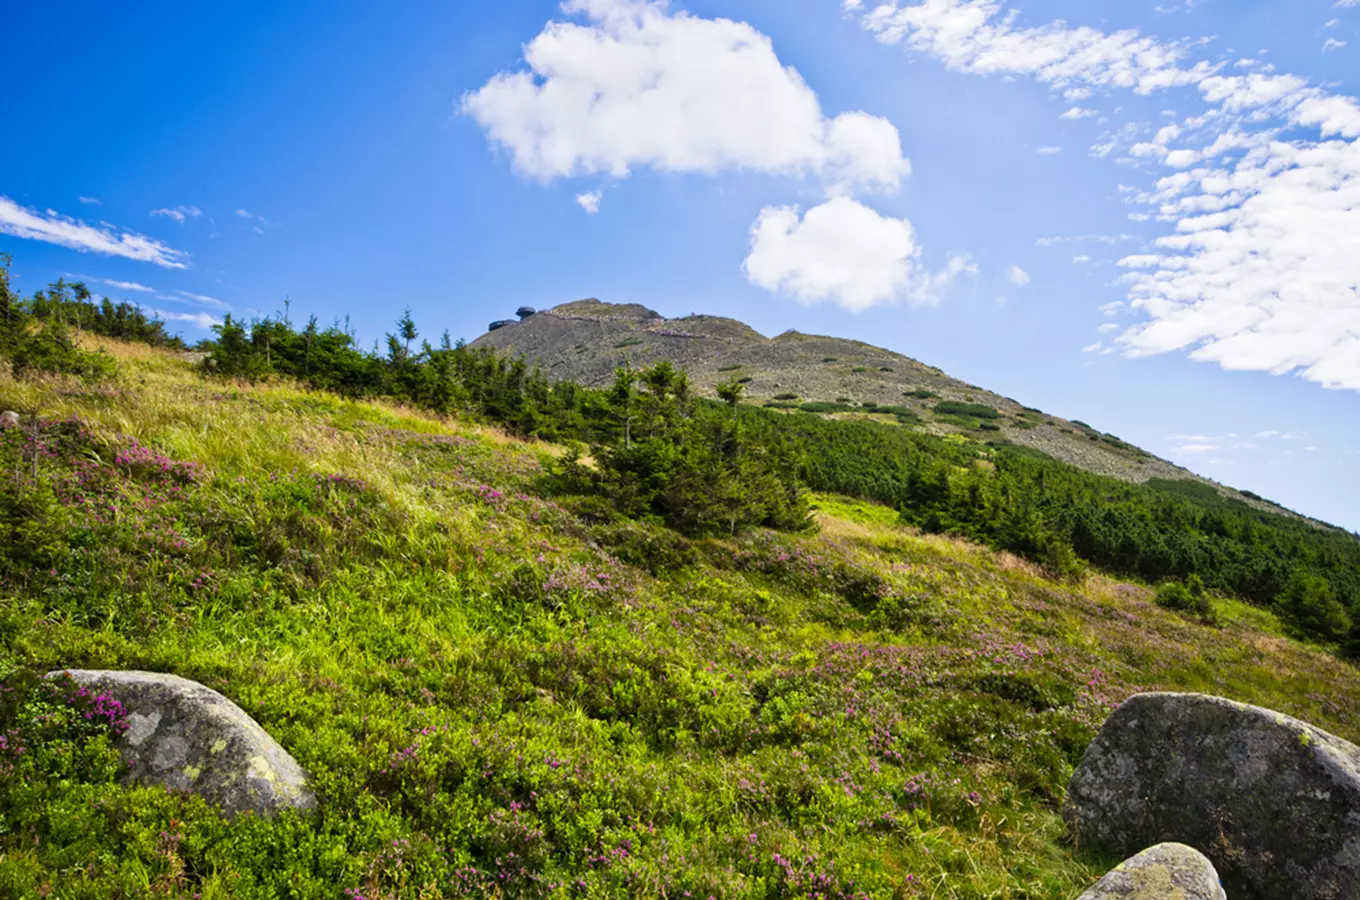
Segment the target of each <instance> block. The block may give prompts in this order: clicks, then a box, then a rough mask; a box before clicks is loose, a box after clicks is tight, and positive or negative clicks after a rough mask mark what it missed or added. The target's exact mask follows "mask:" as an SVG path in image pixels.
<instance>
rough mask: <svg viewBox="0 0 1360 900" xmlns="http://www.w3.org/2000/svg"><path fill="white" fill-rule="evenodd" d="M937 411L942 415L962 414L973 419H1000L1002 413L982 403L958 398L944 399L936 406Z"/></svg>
mask: <svg viewBox="0 0 1360 900" xmlns="http://www.w3.org/2000/svg"><path fill="white" fill-rule="evenodd" d="M934 410H935V412H937V413H939V414H940V415H942V416H960V417H963V418H972V419H999V418H1001V413H999V412H997V411H996V410H994V409H992V408H991V407H990V406H984V405H983V404H981V403H961V402H959V401H956V400H942V401H940V402H939V403H936V404H935V406H934Z"/></svg>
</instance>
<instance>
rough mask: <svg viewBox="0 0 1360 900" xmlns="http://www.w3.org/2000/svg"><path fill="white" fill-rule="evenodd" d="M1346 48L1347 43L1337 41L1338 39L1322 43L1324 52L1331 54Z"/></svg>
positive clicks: (1328, 39)
mask: <svg viewBox="0 0 1360 900" xmlns="http://www.w3.org/2000/svg"><path fill="white" fill-rule="evenodd" d="M1344 46H1346V42H1345V41H1341V40H1337V39H1336V38H1327V40H1325V41H1323V42H1322V52H1323V53H1331V52H1333V51H1335V50H1340V49H1341V48H1342V47H1344Z"/></svg>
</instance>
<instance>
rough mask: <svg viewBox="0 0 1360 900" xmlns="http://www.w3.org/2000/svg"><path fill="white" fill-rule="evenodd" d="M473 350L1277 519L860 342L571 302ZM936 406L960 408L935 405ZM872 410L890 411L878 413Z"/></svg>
mask: <svg viewBox="0 0 1360 900" xmlns="http://www.w3.org/2000/svg"><path fill="white" fill-rule="evenodd" d="M472 346H473V347H491V348H494V349H496V350H498V351H500V352H504V353H510V354H519V355H523V356H524V357H526V358H527V359H529V360H530V361H531V362H533V363H534V364H536V365H538V366H541V367H542V368H543V370H544V372H545V373H546V374H547V375H548V376H549V377H550V378H552V379H554V380H568V381H575V382H579V383H581V384H585V385H588V386H600V385H603V384H606V383H608V382H609V381H610V380H611V379H612V378H613V373H614V369H615V367H616V366H620V365H623V364H625V363H631V364H632V365H634V366H639V367H641V366H647V365H651V364H653V363H655V362H659V361H661V360H663V359H664V360H670V361H671V362H673V363H675V364H676V365H677V366H678V367H679V368H681V369H683V370H684V371H685V372H686V373H687V374H688V375H689V376H690V379H691V381H692V382H693V383H694V384H695V385H696V386H697V387H698V388H699V389H700V391H701V392H703V393H706V394H708V395H712V394H713V392H714V388H715V387H716V386H717V385H718V384H719V383H721V382H724V381H728V380H731V379H734V378H736V379H741V380H743V381H744V383H745V388H746V397H747V398H748V400H750V401H753V402H757V403H765V404H769V405H780V404H783V405H789V406H791V405H794V404H796V403H799V402H806V401H814V402H818V403H831V404H841V405H843V407H844V411H842V412H836V411H832V412H830V413H829V414H830V415H837V416H843V417H844V416H857V417H870V418H877V419H880V420H882V421H889V422H891V421H897V420H899V418H900V416H899V415H898V414H897V413H900V412H903V411H909V412H910V415H908V416H906V418H907V419H908V421H911V419H912V417H915V419H918V420H919V424H918V425H917V427H922V428H925V429H927V430H930V431H933V432H936V433H941V434H949V433H956V434H964V435H968V436H970V437H975V438H978V439H981V440H996V439H1004V440H1008V441H1011V442H1013V443H1015V444H1020V445H1022V446H1026V447H1032V448H1034V449H1036V450H1040V451H1043V452H1044V453H1047V454H1048V455H1050V456H1052V457H1054V458H1055V459H1059V460H1062V461H1064V462H1067V463H1071V464H1072V465H1075V466H1078V467H1080V468H1082V469H1085V470H1086V471H1090V472H1095V473H1098V474H1102V475H1109V476H1112V477H1115V478H1119V479H1122V480H1125V481H1130V482H1146V481H1149V480H1152V479H1166V480H1171V481H1185V480H1190V481H1196V482H1200V483H1203V484H1211V485H1214V487H1215V488H1217V489H1218V490H1220V492H1221V493H1223V494H1224V495H1225V496H1227V497H1230V498H1232V499H1237V500H1241V501H1243V502H1245V503H1247V504H1249V505H1251V506H1254V507H1256V508H1258V509H1262V510H1266V511H1270V512H1282V511H1284V510H1283V509H1282V508H1281V507H1279V506H1276V505H1275V504H1273V503H1270V502H1268V501H1265V500H1263V499H1262V498H1259V497H1256V496H1254V495H1248V494H1241V493H1239V492H1237V491H1234V490H1232V489H1230V488H1226V487H1224V486H1222V485H1218V484H1217V483H1216V482H1212V481H1210V480H1208V479H1205V478H1203V477H1201V476H1198V475H1196V474H1194V473H1192V472H1190V471H1188V470H1186V469H1183V468H1181V467H1180V466H1177V465H1175V464H1174V463H1171V462H1168V461H1167V460H1164V459H1159V458H1158V457H1156V456H1154V455H1152V454H1150V453H1147V452H1146V451H1144V450H1141V449H1139V448H1137V447H1134V446H1132V445H1130V444H1127V443H1125V442H1124V441H1122V440H1120V439H1119V438H1117V437H1115V436H1114V435H1109V434H1102V433H1100V432H1098V431H1096V430H1095V429H1093V428H1091V427H1090V426H1088V425H1087V424H1085V423H1084V422H1079V421H1069V420H1066V419H1062V418H1060V417H1057V416H1052V415H1048V414H1045V413H1042V412H1040V411H1039V410H1036V409H1032V408H1028V407H1025V406H1022V405H1021V404H1020V403H1019V402H1017V401H1015V400H1012V399H1010V398H1009V397H1004V396H1001V395H999V394H995V393H993V392H991V391H987V390H984V389H983V388H980V387H977V386H975V385H971V384H967V383H965V382H962V381H959V380H958V379H955V378H950V377H949V376H948V375H946V374H945V373H944V372H942V371H940V370H939V369H937V368H934V367H932V366H929V365H926V364H924V363H921V362H918V361H917V360H914V359H911V358H909V357H906V356H903V355H901V354H899V353H894V352H892V351H891V350H885V349H883V348H881V347H875V346H873V345H870V344H865V343H862V342H860V341H852V340H846V339H844V338H835V337H824V336H820V335H808V334H801V333H799V332H796V331H787V332H785V333H783V334H781V335H779V336H777V337H774V338H767V337H765V336H763V335H761V334H760V333H759V332H757V331H756V330H755V329H753V328H751V327H750V326H748V325H745V324H743V323H742V322H738V321H736V320H735V319H727V318H722V317H719V316H706V315H690V316H686V317H684V318H680V319H666V318H664V317H662V316H661V315H659V314H658V313H656V312H653V311H652V310H650V309H647V308H646V307H643V306H640V305H637V304H627V305H621V304H611V303H603V302H601V301H599V300H580V301H576V302H573V303H565V304H562V305H560V306H556V307H553V308H552V309H548V310H544V311H542V312H539V313H537V314H535V315H532V316H529V317H528V318H526V319H524V320H523V321H520V322H517V323H510V324H505V325H504V326H503V327H499V328H497V329H495V330H493V331H490V332H488V333H487V334H484V335H482V336H481V337H479V338H477V339H476V340H475V341H473V342H472ZM942 403H944V404H950V403H953V404H967V405H969V406H965V407H951V406H947V405H946V406H944V407H941V404H942ZM970 406H977V407H982V409H970V408H969V407H970ZM879 408H889V409H892V410H893V412H887V413H880V412H876V411H875V410H876V409H879ZM978 414H980V415H978ZM913 424H915V423H913Z"/></svg>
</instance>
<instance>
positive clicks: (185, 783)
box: [48, 669, 316, 815]
mask: <svg viewBox="0 0 1360 900" xmlns="http://www.w3.org/2000/svg"><path fill="white" fill-rule="evenodd" d="M48 677H49V678H52V679H62V678H70V679H71V680H72V681H73V682H74V683H75V684H76V685H78V686H80V687H81V688H85V689H88V690H90V691H97V692H100V693H101V694H103V695H107V696H108V697H109V698H111V699H112V700H114V701H116V702H117V703H119V704H121V707H122V709H121V710H120V713H122V714H125V716H126V718H125V719H124V720H123V722H122V725H123V727H122V728H121V729H120V731H121V734H120V736H119V738H118V745H119V750H120V751H121V753H122V754H123V758H124V759H125V760H126V762H127V766H128V772H127V778H128V779H129V780H131V781H137V782H142V783H146V784H160V785H164V786H165V787H167V788H169V789H171V790H176V791H189V792H193V793H197V794H202V795H203V796H204V797H205V798H207V800H208V801H209V802H211V803H213V804H215V805H216V806H219V807H221V808H222V809H223V810H224V811H226V812H228V813H242V812H247V811H249V812H254V813H257V814H261V815H268V814H271V813H276V812H278V811H280V810H283V809H289V808H297V809H309V808H311V807H313V806H315V805H316V798H315V797H314V796H313V795H312V791H311V789H310V788H309V787H308V785H307V776H306V775H305V774H304V773H303V771H302V767H301V766H299V765H298V764H297V761H296V760H295V759H293V757H292V756H290V755H289V754H288V751H286V750H284V749H283V748H282V747H280V746H279V744H278V742H277V741H275V740H274V739H273V738H272V737H270V736H269V734H268V733H266V732H265V730H264V729H263V728H261V727H260V725H259V723H257V722H256V721H255V720H254V719H252V718H251V717H250V716H248V715H246V713H245V712H244V711H243V710H242V709H241V708H240V707H239V706H237V705H236V704H235V703H232V702H231V701H230V700H228V699H227V698H226V697H223V696H222V695H221V694H219V693H217V691H214V690H211V689H210V688H207V687H204V686H203V685H201V684H199V683H198V682H196V681H190V680H188V679H187V678H180V677H178V676H176V675H166V674H161V673H158V672H112V671H90V670H79V669H73V670H61V671H57V672H52V673H50V675H49V676H48Z"/></svg>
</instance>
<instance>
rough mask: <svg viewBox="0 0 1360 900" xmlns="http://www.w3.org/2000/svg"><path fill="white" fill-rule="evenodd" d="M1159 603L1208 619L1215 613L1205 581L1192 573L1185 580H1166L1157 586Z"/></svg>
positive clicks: (1168, 607) (1167, 607) (1159, 604)
mask: <svg viewBox="0 0 1360 900" xmlns="http://www.w3.org/2000/svg"><path fill="white" fill-rule="evenodd" d="M1156 600H1157V605H1158V606H1161V607H1163V608H1165V609H1171V610H1175V611H1176V612H1184V613H1193V614H1194V615H1197V616H1199V617H1200V618H1201V619H1204V620H1206V621H1208V620H1211V619H1212V618H1213V615H1214V608H1213V601H1212V600H1210V598H1209V592H1208V591H1207V590H1205V588H1204V581H1203V579H1201V578H1200V577H1199V576H1198V575H1195V574H1193V573H1192V574H1191V575H1189V576H1187V577H1186V579H1185V581H1176V580H1170V581H1165V582H1163V583H1162V584H1161V586H1159V587H1158V588H1157V594H1156Z"/></svg>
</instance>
